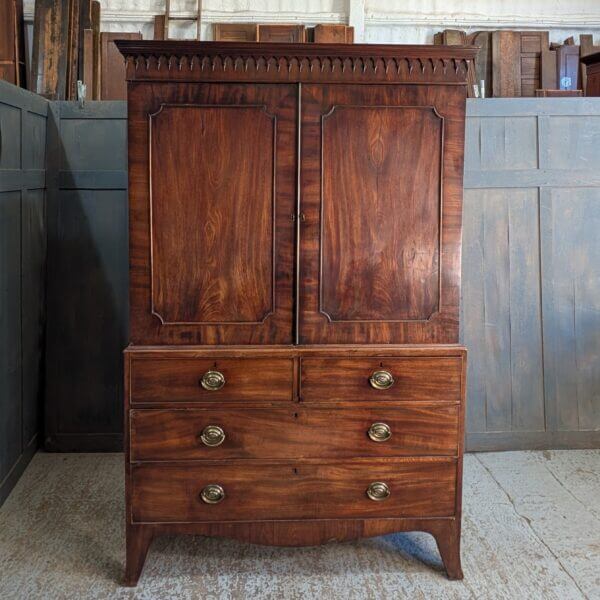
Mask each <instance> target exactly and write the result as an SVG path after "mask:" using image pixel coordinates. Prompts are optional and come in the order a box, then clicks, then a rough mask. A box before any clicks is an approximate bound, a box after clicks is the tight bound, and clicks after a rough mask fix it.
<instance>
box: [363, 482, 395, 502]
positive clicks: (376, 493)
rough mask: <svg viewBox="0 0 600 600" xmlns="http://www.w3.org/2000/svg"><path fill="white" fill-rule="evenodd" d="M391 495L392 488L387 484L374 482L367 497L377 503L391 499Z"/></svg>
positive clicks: (368, 490)
mask: <svg viewBox="0 0 600 600" xmlns="http://www.w3.org/2000/svg"><path fill="white" fill-rule="evenodd" d="M390 494H391V492H390V488H389V487H388V486H387V484H386V483H383V481H374V482H373V483H372V484H371V485H370V486H369V487H368V488H367V496H368V497H369V498H370V499H371V500H373V501H375V502H381V501H382V500H385V499H386V498H389V496H390Z"/></svg>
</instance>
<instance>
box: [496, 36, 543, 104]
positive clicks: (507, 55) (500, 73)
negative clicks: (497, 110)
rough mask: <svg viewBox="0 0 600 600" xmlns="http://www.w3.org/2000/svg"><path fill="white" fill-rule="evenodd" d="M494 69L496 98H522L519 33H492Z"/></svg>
mask: <svg viewBox="0 0 600 600" xmlns="http://www.w3.org/2000/svg"><path fill="white" fill-rule="evenodd" d="M492 69H493V76H492V82H493V83H492V85H493V88H492V89H493V95H494V97H495V98H498V97H500V98H512V97H515V96H516V97H518V96H521V34H520V33H519V32H518V31H494V32H493V33H492ZM538 87H539V86H538Z"/></svg>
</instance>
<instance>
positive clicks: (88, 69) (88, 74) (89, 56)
mask: <svg viewBox="0 0 600 600" xmlns="http://www.w3.org/2000/svg"><path fill="white" fill-rule="evenodd" d="M81 33H82V35H81V44H80V47H81V50H82V53H81V56H82V61H81V62H80V64H79V67H80V69H81V74H80V79H81V81H82V82H83V83H84V85H85V86H86V97H87V98H88V99H90V100H91V99H93V94H94V31H93V30H92V29H84V30H83V31H82V32H81Z"/></svg>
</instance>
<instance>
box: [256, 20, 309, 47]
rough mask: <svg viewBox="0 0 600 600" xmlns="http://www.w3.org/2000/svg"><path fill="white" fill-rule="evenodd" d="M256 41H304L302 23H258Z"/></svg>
mask: <svg viewBox="0 0 600 600" xmlns="http://www.w3.org/2000/svg"><path fill="white" fill-rule="evenodd" d="M256 32H257V33H256V41H257V42H267V43H273V42H278V43H288V44H299V43H302V42H305V41H306V28H305V27H304V25H279V24H278V25H270V24H269V25H267V24H262V23H259V24H258V25H257V26H256Z"/></svg>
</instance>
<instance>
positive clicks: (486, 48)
mask: <svg viewBox="0 0 600 600" xmlns="http://www.w3.org/2000/svg"><path fill="white" fill-rule="evenodd" d="M466 43H467V44H468V45H472V46H476V47H477V48H479V52H478V53H477V58H476V59H475V80H476V82H477V84H478V85H479V84H480V82H481V81H483V82H484V88H485V95H486V97H488V98H489V97H490V96H491V95H492V90H493V85H492V77H493V69H492V32H491V31H475V32H474V33H471V34H470V35H468V36H467V40H466Z"/></svg>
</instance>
